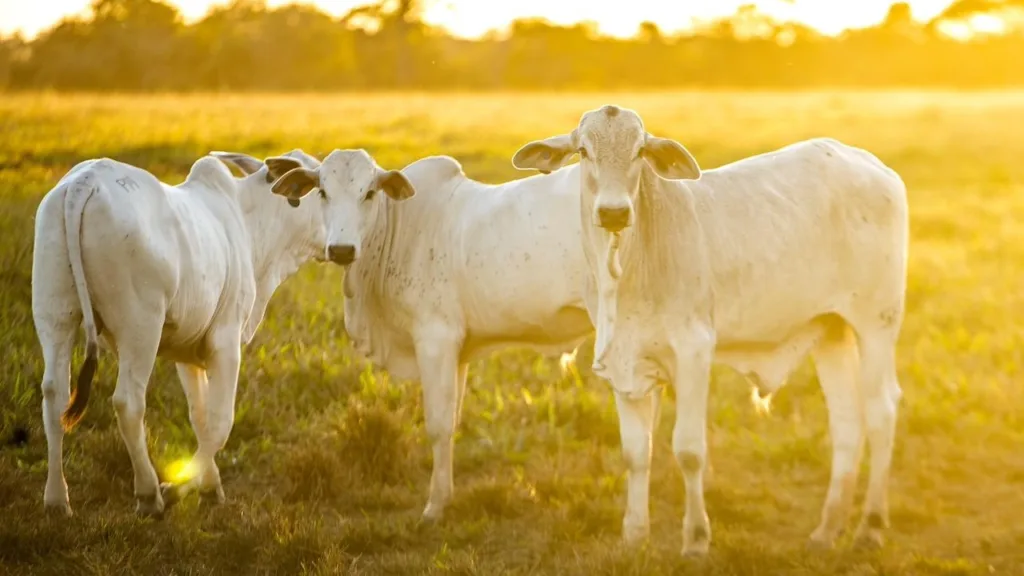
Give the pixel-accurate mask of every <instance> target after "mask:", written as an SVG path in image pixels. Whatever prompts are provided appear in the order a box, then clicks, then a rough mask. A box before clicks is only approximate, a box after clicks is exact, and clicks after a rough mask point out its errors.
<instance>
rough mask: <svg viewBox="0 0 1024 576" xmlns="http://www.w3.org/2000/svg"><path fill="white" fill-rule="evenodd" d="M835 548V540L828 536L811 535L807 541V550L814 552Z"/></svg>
mask: <svg viewBox="0 0 1024 576" xmlns="http://www.w3.org/2000/svg"><path fill="white" fill-rule="evenodd" d="M834 548H835V540H834V539H832V538H829V537H828V536H819V535H817V534H811V537H810V538H808V539H807V549H808V550H811V551H814V552H825V551H828V550H832V549H834Z"/></svg>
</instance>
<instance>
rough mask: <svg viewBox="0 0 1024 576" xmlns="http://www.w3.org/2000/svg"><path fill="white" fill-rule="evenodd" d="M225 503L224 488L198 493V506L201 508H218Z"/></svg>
mask: <svg viewBox="0 0 1024 576" xmlns="http://www.w3.org/2000/svg"><path fill="white" fill-rule="evenodd" d="M226 501H227V498H225V497H224V488H222V487H220V486H218V487H217V488H216V489H215V490H202V491H200V492H199V504H200V505H202V506H220V505H221V504H223V503H224V502H226Z"/></svg>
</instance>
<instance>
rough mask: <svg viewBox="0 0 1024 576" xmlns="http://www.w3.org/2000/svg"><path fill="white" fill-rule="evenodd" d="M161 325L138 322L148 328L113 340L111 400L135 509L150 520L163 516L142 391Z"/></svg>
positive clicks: (159, 319) (149, 369) (147, 383)
mask: <svg viewBox="0 0 1024 576" xmlns="http://www.w3.org/2000/svg"><path fill="white" fill-rule="evenodd" d="M128 313H130V312H128ZM135 317H136V318H138V317H139V316H135ZM162 324H163V320H162V318H153V319H152V321H151V322H139V323H138V324H137V326H140V327H148V329H139V330H138V331H137V332H136V333H135V334H132V335H131V337H126V338H118V339H117V342H118V371H117V386H116V388H115V389H114V396H113V398H112V401H113V404H114V411H115V412H116V413H117V424H118V427H119V428H120V429H121V438H122V439H124V444H125V447H126V448H127V449H128V456H129V457H130V458H131V461H132V469H133V470H134V472H135V500H136V504H137V508H136V509H137V511H138V513H139V514H141V515H143V516H154V517H160V516H162V515H163V512H164V501H163V497H162V496H161V495H160V490H159V485H158V483H159V480H158V478H157V475H156V470H154V469H153V463H152V461H151V460H150V458H149V450H148V449H147V447H146V427H145V423H144V421H143V419H144V416H145V414H146V389H147V388H148V386H149V377H150V375H151V374H152V372H153V364H154V363H155V362H156V354H157V348H158V347H159V345H160V326H161V325H162ZM154 328H155V329H154Z"/></svg>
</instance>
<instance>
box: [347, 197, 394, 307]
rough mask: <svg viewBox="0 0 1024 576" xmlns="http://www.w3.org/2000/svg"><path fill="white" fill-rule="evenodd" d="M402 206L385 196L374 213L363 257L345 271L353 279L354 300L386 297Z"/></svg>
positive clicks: (364, 236) (370, 221)
mask: <svg viewBox="0 0 1024 576" xmlns="http://www.w3.org/2000/svg"><path fill="white" fill-rule="evenodd" d="M382 196H383V195H382ZM400 211H401V206H399V203H398V202H395V201H393V200H391V199H390V198H387V197H383V198H381V199H380V200H378V204H377V206H376V207H375V209H374V210H373V211H372V212H371V214H370V218H369V221H368V222H367V223H366V227H365V229H366V232H365V233H364V234H363V244H362V255H361V256H360V257H359V259H358V260H356V261H355V262H353V263H352V265H351V266H349V269H348V271H347V272H346V282H348V277H350V276H351V278H352V279H353V280H354V282H353V284H349V285H347V287H346V289H347V291H348V292H350V293H351V294H352V296H353V297H355V298H362V299H363V300H364V303H368V302H366V299H372V301H374V302H376V301H378V300H382V299H383V298H384V297H385V292H384V287H385V281H386V278H387V275H388V272H389V270H390V269H391V267H392V266H393V264H392V259H393V253H394V248H395V246H396V243H397V235H398V234H399V233H400V228H401V226H400V225H399V220H400V219H401V218H400V216H401V215H400Z"/></svg>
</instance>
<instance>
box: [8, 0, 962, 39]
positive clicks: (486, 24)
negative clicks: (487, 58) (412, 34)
mask: <svg viewBox="0 0 1024 576" xmlns="http://www.w3.org/2000/svg"><path fill="white" fill-rule="evenodd" d="M165 1H168V2H169V3H170V4H174V5H176V6H177V7H178V8H179V9H180V10H181V11H182V13H183V14H184V15H185V18H186V19H187V20H190V21H191V20H195V19H198V18H200V17H202V15H203V14H204V13H206V11H207V9H208V8H209V7H210V6H211V5H215V4H223V3H225V2H224V0H165ZM894 1H895V0H433V1H428V2H427V4H428V6H429V7H428V9H427V11H426V14H425V15H424V19H425V20H426V21H427V22H429V23H431V24H436V25H440V26H443V27H445V28H447V29H448V30H449V31H451V32H452V33H454V34H457V35H459V36H465V37H476V36H480V35H482V34H484V33H485V32H487V31H488V30H492V29H501V28H503V27H504V26H505V25H506V24H508V22H509V21H511V20H513V19H515V18H523V17H531V16H539V17H544V18H547V19H549V20H551V21H553V22H556V23H559V24H572V23H575V22H579V21H581V20H591V21H594V22H597V24H598V29H599V30H600V31H601V32H603V33H605V34H609V35H613V36H620V37H628V36H632V35H633V34H634V33H635V32H636V30H637V27H638V25H639V24H640V22H643V21H644V20H650V21H653V22H656V23H657V24H658V25H659V26H660V27H661V28H662V30H663V31H665V32H674V31H678V30H682V29H686V28H688V27H689V26H690V24H691V22H692V21H693V19H695V18H696V19H707V18H712V17H715V16H722V15H727V14H731V13H732V12H734V11H735V10H736V8H737V7H738V6H740V5H741V4H750V3H754V4H757V5H758V7H759V8H760V9H761V10H762V11H763V12H766V13H768V14H771V15H773V16H775V17H777V18H780V19H782V20H793V21H798V22H803V23H805V24H808V25H810V26H813V27H814V28H816V29H818V30H820V31H821V32H824V33H826V34H834V33H837V32H840V31H842V30H843V29H845V28H856V27H863V26H868V25H872V24H875V23H877V22H879V21H881V20H882V18H884V17H885V14H886V12H887V11H888V8H889V5H890V4H892V3H893V2H894ZM909 2H910V5H911V7H912V9H913V13H914V17H915V18H917V19H921V20H925V19H929V18H931V17H933V16H935V15H936V14H938V13H939V12H941V11H942V10H943V9H944V8H945V7H946V6H948V5H949V4H951V3H952V0H909ZM290 3H295V0H268V1H267V4H268V5H269V6H278V5H281V4H290ZM302 3H306V4H315V5H316V6H318V7H319V8H320V9H321V10H323V11H325V12H328V13H330V14H334V15H336V16H338V15H342V14H344V13H346V12H347V11H348V10H349V9H351V8H352V7H353V6H357V5H362V4H367V3H368V1H367V0H306V1H305V2H302ZM89 4H90V0H0V33H3V34H7V33H11V32H14V31H18V30H20V31H21V32H22V33H24V34H25V35H26V36H28V37H32V36H34V35H35V34H37V33H38V32H39V31H40V30H43V29H45V28H47V27H48V26H50V25H51V24H53V23H54V22H56V21H57V20H59V19H60V18H61V17H62V16H65V15H69V14H81V13H85V12H86V11H87V9H88V6H89Z"/></svg>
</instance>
